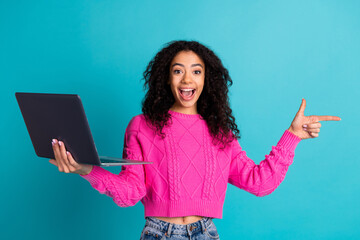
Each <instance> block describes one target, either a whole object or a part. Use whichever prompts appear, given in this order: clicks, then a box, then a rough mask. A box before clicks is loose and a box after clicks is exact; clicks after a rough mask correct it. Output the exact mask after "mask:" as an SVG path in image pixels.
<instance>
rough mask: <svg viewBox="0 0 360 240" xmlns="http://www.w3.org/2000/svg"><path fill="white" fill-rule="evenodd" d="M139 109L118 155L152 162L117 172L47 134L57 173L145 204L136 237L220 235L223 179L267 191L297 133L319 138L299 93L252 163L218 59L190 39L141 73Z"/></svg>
mask: <svg viewBox="0 0 360 240" xmlns="http://www.w3.org/2000/svg"><path fill="white" fill-rule="evenodd" d="M144 79H145V87H146V88H147V92H146V95H145V99H144V101H143V107H142V111H143V114H141V115H138V116H135V117H133V118H132V119H131V121H130V123H129V125H128V127H127V129H126V133H125V141H124V152H123V157H124V158H128V159H134V160H142V161H152V162H154V163H153V164H146V165H132V166H123V167H122V171H121V172H120V173H119V174H118V175H117V174H113V173H110V172H109V171H107V170H104V169H103V168H101V167H98V166H90V165H85V164H78V163H76V162H75V161H74V159H73V158H72V156H71V154H70V153H69V152H66V148H65V146H64V144H63V143H62V142H58V141H57V140H56V139H54V140H53V149H54V154H55V158H56V160H54V159H51V160H50V162H51V163H52V164H54V165H56V166H57V167H58V169H59V171H61V172H66V173H78V174H80V175H81V176H82V177H83V178H85V179H86V180H88V181H89V182H90V184H91V185H92V187H94V188H95V189H96V190H98V191H99V192H100V193H103V194H106V195H108V196H110V197H112V198H113V199H114V202H115V203H116V204H118V205H119V206H121V207H127V206H132V205H135V204H136V203H137V202H138V201H140V200H141V202H142V203H143V204H144V209H145V217H146V223H145V227H144V229H143V231H142V234H141V239H218V238H219V235H218V233H217V230H216V227H215V225H214V223H213V222H212V218H222V207H223V203H224V199H225V193H226V187H227V183H228V182H229V183H231V184H233V185H235V186H237V187H239V188H241V189H244V190H246V191H248V192H250V193H252V194H255V195H256V196H265V195H267V194H270V193H271V192H272V191H274V190H275V188H277V187H278V186H279V184H280V183H281V182H282V180H283V179H284V177H285V174H286V172H287V169H288V167H289V165H291V163H292V161H293V157H294V151H295V148H296V146H297V144H298V143H299V142H300V141H301V140H302V139H308V138H315V137H318V135H319V132H320V127H321V124H320V123H319V121H327V120H335V121H338V120H340V118H339V117H334V116H304V110H305V105H306V102H305V99H303V100H302V104H301V106H300V109H299V111H298V113H297V114H296V116H295V118H294V120H293V121H292V123H291V125H290V127H289V129H287V130H285V132H284V134H283V135H282V137H281V138H280V140H279V142H278V143H277V145H276V146H274V147H273V148H272V151H271V152H270V154H269V155H266V157H265V160H263V161H261V162H260V164H259V165H256V164H255V163H254V162H253V161H252V160H251V159H249V158H248V157H247V156H246V152H245V151H243V150H242V148H241V146H240V145H239V142H238V140H237V139H238V138H240V136H239V133H240V132H239V130H238V128H237V125H236V123H235V118H234V116H233V115H232V111H231V109H230V104H229V98H228V86H230V85H231V84H232V80H231V78H230V76H229V74H228V71H227V70H226V68H224V67H223V65H222V63H221V61H220V59H219V58H218V57H217V56H216V55H215V54H214V52H213V51H211V50H210V49H209V48H207V47H205V46H204V45H202V44H200V43H198V42H195V41H174V42H170V43H169V44H167V45H166V47H165V48H163V49H162V50H161V51H160V52H158V53H157V54H156V56H155V57H154V58H153V59H152V60H151V61H150V63H149V65H148V66H147V69H146V71H145V72H144Z"/></svg>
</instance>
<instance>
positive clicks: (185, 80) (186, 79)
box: [181, 71, 192, 83]
mask: <svg viewBox="0 0 360 240" xmlns="http://www.w3.org/2000/svg"><path fill="white" fill-rule="evenodd" d="M181 81H182V82H183V83H190V82H191V81H192V78H191V73H190V72H189V71H186V72H185V74H184V77H183V78H182V80H181Z"/></svg>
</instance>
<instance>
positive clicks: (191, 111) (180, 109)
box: [170, 105, 198, 115]
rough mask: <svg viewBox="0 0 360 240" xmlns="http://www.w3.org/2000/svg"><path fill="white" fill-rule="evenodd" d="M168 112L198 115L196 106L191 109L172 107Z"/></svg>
mask: <svg viewBox="0 0 360 240" xmlns="http://www.w3.org/2000/svg"><path fill="white" fill-rule="evenodd" d="M170 110H171V111H173V112H178V113H183V114H193V115H195V114H198V112H197V108H196V106H194V107H191V108H184V107H177V106H175V105H173V106H172V107H171V108H170Z"/></svg>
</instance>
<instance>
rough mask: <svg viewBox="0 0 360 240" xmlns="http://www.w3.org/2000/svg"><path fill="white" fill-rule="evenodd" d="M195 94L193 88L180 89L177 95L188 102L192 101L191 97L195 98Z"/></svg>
mask: <svg viewBox="0 0 360 240" xmlns="http://www.w3.org/2000/svg"><path fill="white" fill-rule="evenodd" d="M195 92H196V90H195V89H194V88H180V89H179V94H180V96H181V98H182V99H183V100H185V101H189V100H191V99H193V97H194V96H195Z"/></svg>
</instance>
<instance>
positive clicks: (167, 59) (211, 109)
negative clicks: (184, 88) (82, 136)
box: [142, 41, 240, 148]
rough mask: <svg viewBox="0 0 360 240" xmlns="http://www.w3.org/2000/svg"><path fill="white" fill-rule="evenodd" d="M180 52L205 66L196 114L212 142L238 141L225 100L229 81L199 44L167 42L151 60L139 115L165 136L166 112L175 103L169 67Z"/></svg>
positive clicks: (144, 75)
mask: <svg viewBox="0 0 360 240" xmlns="http://www.w3.org/2000/svg"><path fill="white" fill-rule="evenodd" d="M180 51H192V52H194V53H196V54H197V55H198V56H199V57H200V58H201V59H202V60H203V62H204V64H205V81H204V88H203V91H202V93H201V95H200V97H199V99H198V102H197V111H198V113H199V114H200V116H201V117H202V118H203V119H204V120H205V121H206V123H207V126H208V128H209V130H210V134H211V136H212V137H213V140H214V141H215V143H216V144H217V143H222V148H224V147H225V146H226V145H227V144H228V143H230V142H231V141H232V140H233V139H234V138H240V131H239V129H238V128H237V125H236V123H235V118H234V116H233V115H232V110H231V108H230V103H229V97H228V92H229V90H228V86H231V85H232V80H231V78H230V76H229V72H228V70H227V69H226V68H225V67H224V66H223V64H222V63H221V60H220V59H219V58H218V57H217V56H216V55H215V53H214V52H213V51H212V50H210V49H209V48H208V47H205V46H204V45H202V44H200V43H199V42H196V41H172V42H169V43H167V44H166V45H165V47H164V48H163V49H162V50H160V51H159V52H158V53H157V54H156V56H155V57H154V58H153V59H152V60H151V61H150V63H149V64H148V66H147V67H146V70H145V71H144V73H143V77H144V80H145V83H144V89H145V90H146V89H147V92H146V94H145V97H144V99H143V101H142V112H143V114H144V116H145V118H146V119H147V120H148V121H149V122H150V123H151V124H152V126H155V127H156V131H157V132H158V133H160V135H161V136H162V137H165V134H164V133H163V132H162V129H163V127H164V126H165V125H168V124H169V121H168V120H169V119H170V114H169V109H170V108H171V107H172V106H173V104H174V103H175V98H174V96H173V94H172V92H171V89H170V86H169V84H168V81H169V77H170V64H171V61H172V60H173V58H174V57H175V56H176V54H177V53H179V52H180Z"/></svg>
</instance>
